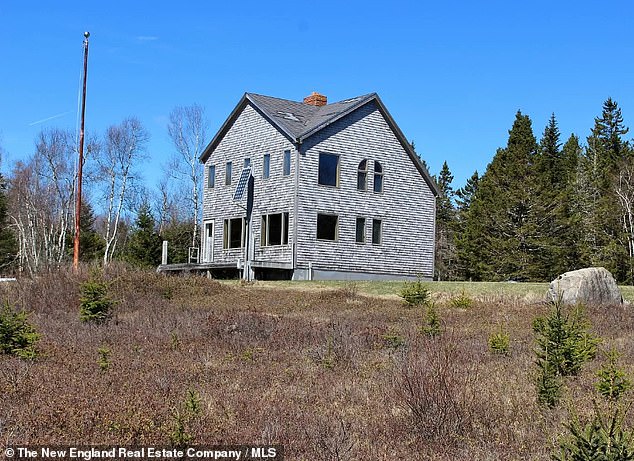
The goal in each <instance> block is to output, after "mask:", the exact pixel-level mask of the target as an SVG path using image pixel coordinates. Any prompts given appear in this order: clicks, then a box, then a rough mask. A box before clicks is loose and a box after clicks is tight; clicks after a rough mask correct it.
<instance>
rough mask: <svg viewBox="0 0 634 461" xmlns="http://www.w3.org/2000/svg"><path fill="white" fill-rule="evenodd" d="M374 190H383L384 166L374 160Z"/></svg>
mask: <svg viewBox="0 0 634 461" xmlns="http://www.w3.org/2000/svg"><path fill="white" fill-rule="evenodd" d="M374 192H383V167H382V166H381V164H380V163H379V162H377V161H376V160H375V161H374Z"/></svg>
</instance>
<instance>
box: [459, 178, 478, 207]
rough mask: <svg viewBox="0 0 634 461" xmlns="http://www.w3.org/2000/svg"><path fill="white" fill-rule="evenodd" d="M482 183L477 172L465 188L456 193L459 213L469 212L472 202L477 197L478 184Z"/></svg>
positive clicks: (468, 180)
mask: <svg viewBox="0 0 634 461" xmlns="http://www.w3.org/2000/svg"><path fill="white" fill-rule="evenodd" d="M479 182H480V176H479V175H478V170H476V171H475V172H474V173H473V174H472V175H471V177H470V178H469V179H467V182H466V183H465V185H464V186H463V187H461V188H460V189H458V190H457V191H456V208H457V210H458V213H465V212H467V211H468V210H469V207H470V206H471V202H472V201H473V198H474V197H475V194H476V192H477V190H478V183H479Z"/></svg>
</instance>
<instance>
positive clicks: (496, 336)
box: [488, 327, 511, 355]
mask: <svg viewBox="0 0 634 461" xmlns="http://www.w3.org/2000/svg"><path fill="white" fill-rule="evenodd" d="M488 342H489V349H490V350H491V352H493V353H494V354H501V355H507V354H508V353H509V349H510V344H511V337H510V336H509V334H508V333H507V332H506V331H504V330H503V329H502V327H500V330H499V331H498V332H497V333H493V334H491V336H489V341H488Z"/></svg>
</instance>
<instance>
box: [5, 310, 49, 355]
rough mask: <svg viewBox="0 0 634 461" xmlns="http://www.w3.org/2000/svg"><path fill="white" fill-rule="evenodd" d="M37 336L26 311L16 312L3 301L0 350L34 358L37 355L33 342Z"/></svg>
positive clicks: (35, 341)
mask: <svg viewBox="0 0 634 461" xmlns="http://www.w3.org/2000/svg"><path fill="white" fill-rule="evenodd" d="M39 338H40V335H39V334H38V333H37V332H36V331H35V328H34V327H33V326H32V325H31V324H30V323H29V321H28V316H27V313H26V312H24V311H22V312H17V311H16V310H14V309H13V308H12V307H11V306H10V304H9V302H8V301H5V303H4V306H3V307H2V310H1V311H0V352H1V353H3V354H13V355H16V356H18V357H20V358H23V359H34V358H35V357H36V356H37V351H36V348H35V343H37V341H38V340H39Z"/></svg>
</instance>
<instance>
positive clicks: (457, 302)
mask: <svg viewBox="0 0 634 461" xmlns="http://www.w3.org/2000/svg"><path fill="white" fill-rule="evenodd" d="M450 304H451V307H455V308H457V309H469V308H470V307H471V306H473V299H471V298H470V297H469V296H467V295H466V293H465V291H464V289H463V290H462V293H460V294H459V295H458V296H456V297H454V298H451V301H450Z"/></svg>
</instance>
